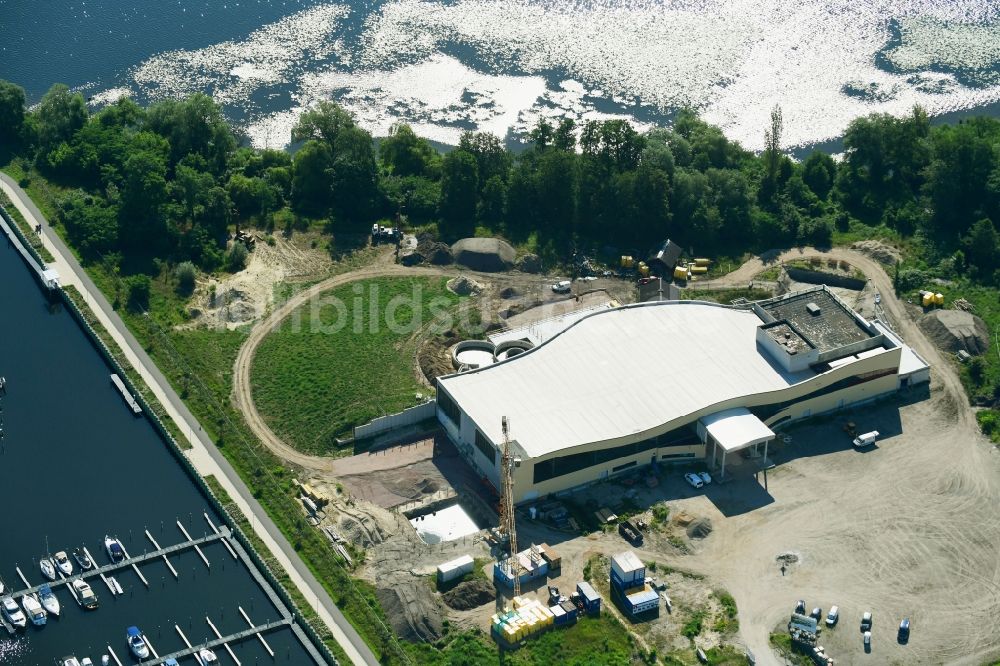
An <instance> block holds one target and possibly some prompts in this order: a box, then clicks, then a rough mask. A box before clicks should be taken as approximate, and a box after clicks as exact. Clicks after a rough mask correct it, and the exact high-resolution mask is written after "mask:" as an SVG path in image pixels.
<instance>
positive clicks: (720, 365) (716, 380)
mask: <svg viewBox="0 0 1000 666" xmlns="http://www.w3.org/2000/svg"><path fill="white" fill-rule="evenodd" d="M928 380H929V368H928V366H927V364H926V363H925V362H924V361H923V359H921V358H920V357H919V356H918V355H917V354H916V353H915V352H914V351H913V350H912V349H910V348H909V347H907V346H906V345H905V344H904V343H903V341H902V340H901V339H900V338H899V337H898V336H897V335H896V334H895V333H894V332H893V331H892V330H891V329H890V328H889V327H888V326H886V325H885V324H884V323H883V322H881V321H879V320H875V321H872V322H869V321H867V320H865V319H864V318H862V317H861V316H860V315H858V314H856V313H855V312H853V311H852V310H851V309H850V308H849V307H847V306H846V305H845V304H844V303H842V302H841V301H840V299H838V298H837V297H836V296H835V295H834V294H833V293H831V292H830V291H829V290H828V289H827V288H826V287H818V288H815V289H810V290H807V291H802V292H796V293H793V294H789V295H786V296H783V297H778V298H774V299H770V300H767V301H760V302H757V303H752V304H746V305H743V306H721V305H716V304H713V303H704V302H694V301H664V302H651V303H640V304H635V305H628V306H623V307H618V308H610V309H602V310H598V311H595V312H593V313H590V314H588V315H586V316H584V317H582V318H580V319H578V320H575V321H573V323H571V324H569V325H568V327H567V328H565V330H562V331H561V332H558V333H556V334H554V335H553V336H552V337H550V338H548V339H547V340H545V341H544V342H543V343H542V344H540V345H538V346H536V347H534V348H533V349H530V350H529V351H526V352H523V353H521V354H519V355H516V356H514V357H512V358H508V359H506V360H503V361H502V362H498V363H495V364H492V365H486V366H483V367H480V368H476V369H472V370H468V371H466V372H461V373H458V374H453V375H448V376H445V377H441V378H439V379H438V382H437V413H438V419H439V420H440V422H441V424H442V425H443V427H444V429H445V430H446V432H447V433H448V435H449V437H450V438H451V439H452V440H453V441H454V442H455V444H456V445H457V447H458V449H459V451H461V453H462V455H463V456H464V457H465V459H466V460H467V461H468V463H469V464H470V465H471V466H472V467H473V468H474V469H476V470H477V472H479V473H480V474H481V475H483V476H484V477H485V478H487V479H488V480H489V481H490V482H491V483H492V484H493V485H494V486H495V487H496V488H498V489H499V488H500V475H501V469H500V465H501V459H500V458H501V454H500V452H501V448H502V446H503V441H504V435H503V432H502V421H503V417H505V416H506V417H507V419H508V421H509V436H510V439H511V447H512V449H513V452H514V455H515V457H516V466H515V467H514V469H513V477H514V478H513V481H514V501H515V502H517V503H520V502H525V501H530V500H533V499H536V498H538V497H541V496H544V495H547V494H550V493H555V492H559V491H562V490H566V489H569V488H573V487H576V486H580V485H584V484H587V483H591V482H594V481H598V480H601V479H605V478H608V477H610V476H613V475H615V474H620V473H627V472H629V471H630V470H634V469H635V468H637V467H640V466H643V465H648V464H651V463H653V462H658V463H670V462H678V461H688V460H702V459H703V460H706V462H707V463H708V464H709V466H711V467H712V468H714V469H716V470H719V471H721V472H724V470H725V464H726V461H727V458H728V457H729V456H730V455H731V454H734V453H736V452H738V451H741V450H743V449H747V448H751V447H752V448H754V449H755V450H756V451H757V452H758V453H759V452H760V450H762V449H763V448H764V447H766V446H767V442H768V441H769V440H771V439H772V438H773V437H774V429H775V428H777V427H779V426H781V425H784V424H787V423H789V422H791V421H795V420H798V419H803V418H807V417H809V416H812V415H816V414H820V413H823V412H829V411H833V410H837V409H840V408H843V407H845V406H848V405H851V404H856V403H859V402H863V401H867V400H871V399H873V398H876V397H878V396H881V395H884V394H887V393H890V392H893V391H896V390H897V389H899V388H901V387H904V386H907V385H911V384H917V383H920V382H926V381H928Z"/></svg>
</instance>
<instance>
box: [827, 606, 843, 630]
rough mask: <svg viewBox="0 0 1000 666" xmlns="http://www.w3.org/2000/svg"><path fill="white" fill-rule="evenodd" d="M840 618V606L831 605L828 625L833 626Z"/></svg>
mask: <svg viewBox="0 0 1000 666" xmlns="http://www.w3.org/2000/svg"><path fill="white" fill-rule="evenodd" d="M839 619H840V608H839V607H838V606H830V612H829V613H827V614H826V626H828V627H832V626H833V625H835V624H837V620H839Z"/></svg>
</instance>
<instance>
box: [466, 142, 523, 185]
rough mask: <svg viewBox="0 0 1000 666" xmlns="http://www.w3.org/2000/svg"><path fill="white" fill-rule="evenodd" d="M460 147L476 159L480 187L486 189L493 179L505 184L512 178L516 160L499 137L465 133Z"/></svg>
mask: <svg viewBox="0 0 1000 666" xmlns="http://www.w3.org/2000/svg"><path fill="white" fill-rule="evenodd" d="M458 147H459V149H460V150H464V151H465V152H467V153H470V154H471V155H473V156H474V157H475V158H476V165H477V167H478V169H479V184H480V186H482V187H485V186H486V184H487V183H488V182H490V180H491V179H492V178H499V179H500V180H502V181H504V182H505V183H506V182H507V181H508V179H509V178H510V169H511V166H512V165H513V162H514V160H513V157H512V156H511V154H510V151H509V150H507V148H506V147H505V146H504V144H503V141H502V140H501V139H500V137H498V136H497V135H495V134H490V133H489V132H463V133H462V136H461V138H460V139H459V141H458Z"/></svg>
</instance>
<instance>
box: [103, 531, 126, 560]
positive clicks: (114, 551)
mask: <svg viewBox="0 0 1000 666" xmlns="http://www.w3.org/2000/svg"><path fill="white" fill-rule="evenodd" d="M104 550H106V551H108V557H110V558H111V561H112V562H115V563H118V562H121V561H122V560H124V559H125V549H124V548H122V542H121V541H119V540H118V539H116V538H114V537H110V536H107V535H105V536H104Z"/></svg>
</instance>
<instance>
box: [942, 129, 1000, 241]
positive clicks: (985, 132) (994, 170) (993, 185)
mask: <svg viewBox="0 0 1000 666" xmlns="http://www.w3.org/2000/svg"><path fill="white" fill-rule="evenodd" d="M932 145H933V158H932V159H931V161H930V165H929V167H928V168H927V183H926V192H927V194H928V196H929V197H930V199H931V202H932V204H933V209H934V224H935V226H936V227H937V229H938V230H940V231H941V232H942V233H945V234H948V235H952V234H955V233H956V232H957V233H959V234H961V233H964V232H965V230H966V229H968V228H969V226H970V225H971V224H972V221H973V220H976V219H978V218H980V217H983V216H990V217H993V216H996V215H998V214H1000V209H998V205H1000V148H998V146H1000V123H998V122H997V121H995V120H993V119H992V118H974V119H972V120H969V121H967V122H963V123H961V124H959V125H951V126H944V127H940V128H937V129H936V131H935V132H934V134H933V137H932ZM998 219H1000V218H998Z"/></svg>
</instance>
